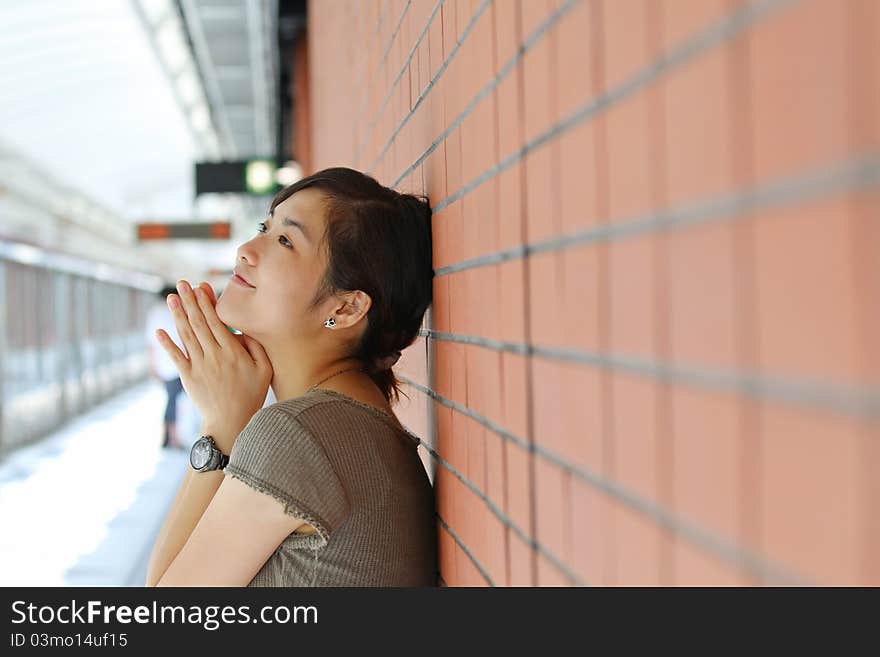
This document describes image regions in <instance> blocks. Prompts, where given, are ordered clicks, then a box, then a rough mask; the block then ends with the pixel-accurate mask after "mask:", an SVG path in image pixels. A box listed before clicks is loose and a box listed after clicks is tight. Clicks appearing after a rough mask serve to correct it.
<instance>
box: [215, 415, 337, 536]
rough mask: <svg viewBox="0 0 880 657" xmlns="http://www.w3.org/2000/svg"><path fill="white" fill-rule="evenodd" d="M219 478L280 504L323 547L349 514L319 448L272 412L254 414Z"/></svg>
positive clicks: (291, 421) (292, 423) (285, 417)
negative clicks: (311, 530)
mask: <svg viewBox="0 0 880 657" xmlns="http://www.w3.org/2000/svg"><path fill="white" fill-rule="evenodd" d="M225 473H226V474H227V475H231V476H232V477H234V478H236V479H239V480H241V481H242V482H244V483H245V484H247V485H249V486H250V487H251V488H254V489H256V490H258V491H260V492H261V493H267V494H269V495H271V496H272V497H274V498H275V499H277V500H279V501H281V502H282V503H283V504H284V512H285V513H288V514H290V515H292V516H295V517H297V518H302V519H303V520H305V521H306V522H307V523H309V524H310V525H312V526H313V527H314V528H315V529H316V530H317V532H318V533H319V534H320V535H321V537H322V538H323V539H324V540H325V541H328V540H329V539H330V535H331V534H332V533H333V531H334V530H335V529H336V528H337V527H339V525H341V524H342V523H343V522H344V521H345V519H346V518H347V517H348V515H349V514H350V512H351V505H350V502H349V499H348V496H347V495H346V493H345V488H344V487H343V486H342V483H341V482H340V481H339V478H338V477H337V475H336V472H335V471H334V470H333V466H332V465H331V464H330V461H329V460H328V458H327V455H326V453H325V452H324V449H323V447H322V446H321V444H320V443H319V442H318V441H317V439H315V437H314V436H313V435H312V434H311V433H310V432H309V431H308V430H307V429H306V428H305V427H304V426H303V425H302V424H301V423H300V422H299V421H298V420H297V419H296V417H294V416H293V415H291V414H290V413H288V412H287V411H285V410H283V409H281V408H278V407H277V406H274V405H273V406H266V407H263V408H261V409H260V410H259V411H257V412H256V413H255V414H254V416H253V417H252V418H251V420H250V422H248V424H247V426H246V427H245V428H244V430H243V431H242V432H241V433H240V434H239V435H238V438H236V440H235V442H234V443H233V445H232V451H231V452H230V454H229V463H228V464H227V465H226V468H225Z"/></svg>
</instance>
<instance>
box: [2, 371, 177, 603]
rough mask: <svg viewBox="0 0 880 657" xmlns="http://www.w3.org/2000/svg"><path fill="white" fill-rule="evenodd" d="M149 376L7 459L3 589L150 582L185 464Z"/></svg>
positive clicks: (161, 397) (160, 396)
mask: <svg viewBox="0 0 880 657" xmlns="http://www.w3.org/2000/svg"><path fill="white" fill-rule="evenodd" d="M164 408H165V391H164V388H163V387H162V386H160V385H159V383H157V382H155V381H148V382H144V383H141V384H139V385H137V386H135V387H133V388H130V389H129V390H127V391H125V392H124V393H122V394H120V395H117V396H115V397H113V398H112V399H109V400H107V401H105V402H103V403H102V404H100V405H99V406H96V407H95V408H93V409H91V410H90V411H89V412H87V413H85V414H83V415H81V416H78V417H77V418H75V419H74V420H73V421H71V422H70V423H69V424H68V425H66V426H65V427H64V428H62V429H61V430H58V431H56V432H54V433H52V434H51V435H49V436H47V437H46V438H44V439H42V440H40V441H39V442H38V443H35V444H33V445H28V446H25V447H22V448H19V449H16V450H14V451H13V452H11V453H9V454H7V455H5V457H3V460H2V461H0V527H2V531H0V586H143V585H144V582H145V580H146V570H147V562H148V560H149V556H150V552H151V551H152V547H153V541H154V540H155V537H156V535H157V533H158V531H159V528H160V527H161V524H162V522H163V520H164V518H165V513H166V511H167V510H168V508H169V506H170V504H171V502H172V500H173V499H174V495H175V493H176V492H177V488H178V486H179V485H180V482H181V480H182V477H183V475H184V474H185V473H186V468H188V467H189V463H188V459H189V454H188V445H189V444H191V441H189V440H184V444H186V445H187V449H174V448H163V447H162V415H163V412H164Z"/></svg>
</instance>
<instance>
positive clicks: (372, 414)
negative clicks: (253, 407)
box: [258, 388, 420, 445]
mask: <svg viewBox="0 0 880 657" xmlns="http://www.w3.org/2000/svg"><path fill="white" fill-rule="evenodd" d="M258 414H263V415H264V416H268V417H270V418H271V417H277V416H280V415H283V416H286V417H287V418H290V419H292V420H297V422H296V424H298V425H302V426H304V427H307V428H308V429H309V430H310V433H313V434H321V433H325V432H326V433H330V434H334V435H336V436H338V431H339V430H341V429H343V428H345V427H351V426H357V427H363V426H364V425H366V426H370V427H373V428H375V429H381V428H383V427H384V428H387V429H389V430H391V431H393V432H397V433H399V434H402V435H404V436H406V437H407V438H408V439H409V441H410V442H411V443H413V444H415V445H418V443H419V442H420V441H419V439H418V438H417V437H416V436H414V435H413V434H412V433H410V432H409V431H408V430H407V429H406V428H405V427H404V426H403V425H402V424H401V423H400V421H399V420H398V419H397V417H396V416H395V415H394V413H393V412H391V411H386V410H383V409H380V408H378V407H377V406H374V405H373V404H368V403H366V402H364V401H361V400H359V399H355V398H354V397H352V396H350V395H347V394H345V393H343V392H339V391H337V390H331V389H329V388H314V389H312V390H309V391H308V392H306V393H305V394H303V395H300V396H298V397H292V398H290V399H285V400H282V401H276V402H275V403H273V404H270V405H267V406H264V407H263V408H262V409H260V411H258Z"/></svg>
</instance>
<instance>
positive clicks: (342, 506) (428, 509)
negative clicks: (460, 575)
mask: <svg viewBox="0 0 880 657" xmlns="http://www.w3.org/2000/svg"><path fill="white" fill-rule="evenodd" d="M418 444H419V440H418V438H416V437H415V436H413V435H412V434H411V433H409V432H408V431H407V430H406V429H405V428H404V427H403V426H402V425H401V424H400V422H399V421H398V420H397V418H396V417H394V416H393V415H392V414H389V413H386V412H384V411H382V410H380V409H378V408H376V407H375V406H371V405H370V404H366V403H363V402H360V401H358V400H356V399H354V398H352V397H349V396H347V395H344V394H342V393H340V392H336V391H334V390H326V389H324V388H317V389H314V390H311V391H309V392H307V393H305V394H304V395H302V396H300V397H295V398H293V399H286V400H284V401H280V402H276V403H274V404H271V405H270V406H265V407H264V408H261V409H260V410H259V411H257V413H256V414H254V416H253V417H252V418H251V420H250V422H248V425H247V426H246V427H245V428H244V430H243V431H242V432H241V433H240V434H239V435H238V438H237V439H236V441H235V443H233V446H232V451H231V452H230V454H229V464H228V465H227V466H226V469H225V473H226V474H227V475H229V476H232V477H234V478H235V479H239V480H241V481H243V482H244V483H245V484H247V485H249V486H251V487H252V488H254V489H256V490H258V491H261V492H264V493H267V494H269V495H271V496H272V497H274V498H276V499H278V500H280V501H281V502H282V503H283V504H284V510H285V512H287V513H289V514H291V515H293V516H296V517H297V518H302V519H303V520H305V521H306V522H307V523H308V524H310V525H312V526H313V527H314V528H315V529H316V530H317V533H314V534H296V533H292V534H290V535H288V536H287V538H285V539H284V541H283V542H282V543H281V545H279V546H278V548H277V549H276V550H275V552H273V553H272V555H271V556H270V557H269V559H268V560H267V561H266V563H265V564H263V567H262V568H261V569H260V571H259V572H258V573H257V574H256V575H255V576H254V578H253V580H251V582H250V584H248V586H435V585H436V582H437V579H436V578H437V540H436V538H437V537H436V525H435V519H434V510H435V506H434V502H435V500H434V489H433V487H432V486H431V481H430V479H429V478H428V475H427V473H426V472H425V468H424V466H423V464H422V461H421V459H420V458H419V455H418V452H417V451H416V448H417V447H418Z"/></svg>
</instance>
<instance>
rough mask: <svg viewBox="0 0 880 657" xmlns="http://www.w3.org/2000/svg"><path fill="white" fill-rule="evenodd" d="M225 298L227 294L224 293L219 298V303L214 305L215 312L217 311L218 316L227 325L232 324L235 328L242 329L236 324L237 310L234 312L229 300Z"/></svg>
mask: <svg viewBox="0 0 880 657" xmlns="http://www.w3.org/2000/svg"><path fill="white" fill-rule="evenodd" d="M224 299H226V295H222V296H221V297H220V298H219V299H217V305H216V306H214V312H216V313H217V317H219V318H220V321H221V322H223V323H224V324H226V325H227V326H231V327H233V328H237V329H239V330H241V329H240V328H239V327H238V326H237V325H236V317H235V312H233V311H232V309H231V308H230V307H229V305H230V304H229V301H228V300H226V301H225V302H224Z"/></svg>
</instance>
